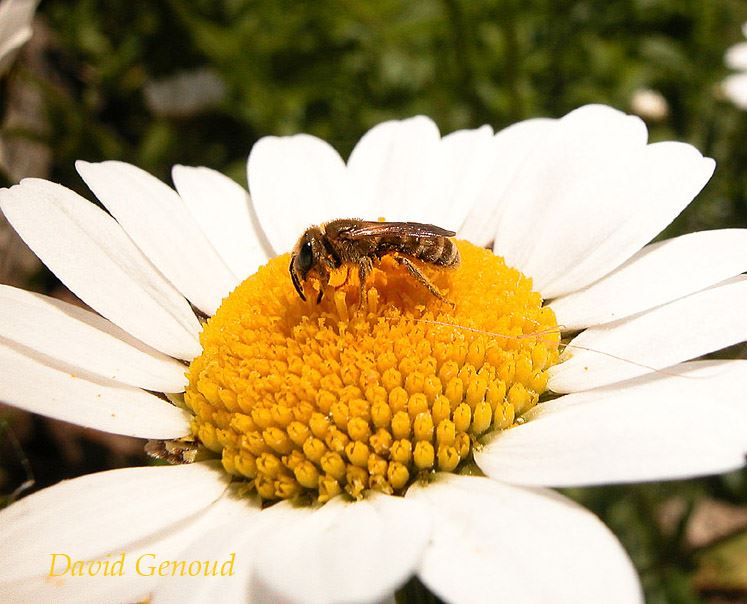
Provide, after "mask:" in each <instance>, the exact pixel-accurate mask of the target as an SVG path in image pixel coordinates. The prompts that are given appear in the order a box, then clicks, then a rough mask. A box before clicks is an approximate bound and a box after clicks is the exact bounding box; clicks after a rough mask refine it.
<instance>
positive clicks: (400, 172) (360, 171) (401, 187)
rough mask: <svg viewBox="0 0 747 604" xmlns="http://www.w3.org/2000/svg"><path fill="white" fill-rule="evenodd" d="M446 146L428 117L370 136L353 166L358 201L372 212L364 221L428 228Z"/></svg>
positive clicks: (378, 129)
mask: <svg viewBox="0 0 747 604" xmlns="http://www.w3.org/2000/svg"><path fill="white" fill-rule="evenodd" d="M440 140H441V138H440V135H439V132H438V127H437V126H436V124H434V123H433V121H432V120H430V119H429V118H427V117H424V116H417V117H413V118H410V119H407V120H402V121H389V122H383V123H381V124H378V125H376V126H374V127H373V128H371V130H369V131H368V132H366V134H364V135H363V137H362V138H361V140H360V141H358V144H357V145H356V146H355V148H354V149H353V152H352V153H351V154H350V159H349V160H348V174H349V175H350V183H351V188H352V196H353V198H354V199H355V202H356V203H361V205H362V207H364V208H369V215H368V216H362V218H367V217H368V218H371V219H374V220H375V219H377V218H384V219H385V220H414V221H416V222H427V217H428V216H429V212H430V211H429V208H430V205H431V203H432V201H433V200H432V199H431V198H430V194H429V188H428V185H429V183H430V181H431V178H432V177H433V168H434V167H435V166H436V158H437V155H438V149H439V145H440ZM435 215H438V213H435Z"/></svg>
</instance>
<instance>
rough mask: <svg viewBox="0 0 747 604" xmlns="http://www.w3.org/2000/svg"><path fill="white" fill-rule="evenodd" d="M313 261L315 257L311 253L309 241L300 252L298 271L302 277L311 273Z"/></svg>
mask: <svg viewBox="0 0 747 604" xmlns="http://www.w3.org/2000/svg"><path fill="white" fill-rule="evenodd" d="M313 261H314V256H313V254H312V253H311V244H310V243H309V242H308V241H307V242H306V243H304V244H303V245H302V246H301V250H300V251H299V252H298V270H299V271H300V273H301V274H302V275H305V274H306V273H307V272H308V271H309V269H310V268H311V265H312V264H313Z"/></svg>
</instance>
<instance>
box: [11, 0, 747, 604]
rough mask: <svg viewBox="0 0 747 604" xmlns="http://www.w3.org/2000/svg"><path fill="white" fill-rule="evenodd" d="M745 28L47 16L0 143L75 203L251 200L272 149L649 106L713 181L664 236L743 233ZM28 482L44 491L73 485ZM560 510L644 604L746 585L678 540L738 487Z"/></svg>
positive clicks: (167, 9)
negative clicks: (587, 512)
mask: <svg viewBox="0 0 747 604" xmlns="http://www.w3.org/2000/svg"><path fill="white" fill-rule="evenodd" d="M744 21H747V3H745V2H744V1H742V0H625V1H604V0H528V1H523V2H522V1H519V0H410V1H405V0H379V1H377V2H364V1H360V0H339V1H334V2H333V1H323V0H322V1H318V2H303V1H300V0H298V1H293V0H221V1H214V0H193V1H190V2H179V1H178V0H159V1H156V0H154V1H141V2H126V1H123V0H75V1H71V0H47V1H46V2H43V3H42V5H41V7H40V9H39V13H38V24H39V25H41V26H42V27H44V28H45V29H46V30H47V31H48V32H49V34H50V35H49V36H48V40H47V42H46V43H45V46H44V48H43V49H42V58H43V63H44V68H43V69H40V68H39V67H38V64H35V63H33V62H31V61H29V60H27V58H26V57H21V59H20V60H19V61H18V62H17V64H16V66H15V68H14V71H13V72H12V73H11V74H10V76H9V80H8V81H6V82H5V87H6V88H7V87H8V86H10V85H11V84H12V83H16V84H17V83H19V82H22V83H23V84H24V85H28V86H31V87H33V88H34V89H35V90H38V91H39V92H40V94H41V97H42V100H43V102H42V112H43V117H44V118H45V119H46V123H47V125H46V127H45V128H44V129H43V131H42V132H38V131H37V132H34V133H33V134H32V133H30V132H27V131H24V130H23V129H8V130H6V131H5V132H4V133H3V136H5V137H7V138H11V139H12V138H16V139H19V138H21V139H22V138H24V137H30V136H33V138H34V140H36V141H37V142H40V143H42V144H43V145H45V146H46V147H48V148H49V149H51V152H52V163H51V166H50V174H49V177H50V178H51V179H52V180H56V181H58V182H62V183H64V184H65V185H67V186H70V187H72V188H75V189H77V190H79V191H80V192H81V193H82V194H84V195H88V194H87V192H86V190H85V188H84V187H83V185H82V182H81V181H80V179H79V177H78V176H77V174H76V173H75V171H74V167H73V163H74V161H75V160H76V159H78V158H82V159H87V160H103V159H122V160H125V161H129V162H132V163H135V164H137V165H139V166H141V167H143V168H145V169H147V170H149V171H150V172H152V173H154V174H156V175H158V176H159V177H161V178H164V179H167V180H168V179H169V172H170V168H171V166H172V165H173V164H176V163H182V164H189V165H207V166H210V167H213V168H216V169H219V170H222V171H224V172H226V173H228V174H230V175H231V176H233V177H234V178H235V179H236V180H238V181H239V182H242V183H243V184H245V183H246V177H245V174H244V171H245V162H246V157H247V155H248V152H249V149H250V148H251V146H252V144H253V143H254V142H255V141H256V140H257V139H258V138H259V137H261V136H264V135H267V134H289V133H295V132H309V133H312V134H315V135H317V136H320V137H322V138H324V139H326V140H328V141H330V142H331V143H332V144H333V145H334V146H335V147H336V148H338V149H339V150H340V151H341V152H343V154H346V153H348V152H349V151H350V150H351V149H352V146H353V145H354V143H355V142H356V141H357V139H358V138H359V137H360V135H361V134H362V133H363V132H365V131H366V130H367V129H368V128H369V127H371V126H372V125H374V124H376V123H377V122H380V121H382V120H385V119H391V118H401V117H406V116H410V115H413V114H417V113H424V114H427V115H430V116H431V117H433V118H434V119H435V121H436V122H437V123H438V124H439V126H440V127H441V130H442V132H450V131H452V130H455V129H459V128H471V127H477V126H479V125H481V124H483V123H489V124H491V125H492V126H494V127H495V128H496V129H499V128H501V127H503V126H506V125H508V124H510V123H512V122H515V121H517V120H521V119H525V118H528V117H536V116H551V117H555V116H561V115H563V114H564V113H566V112H568V111H569V110H571V109H573V108H575V107H577V106H579V105H581V104H585V103H590V102H599V103H608V104H611V105H613V106H616V107H618V108H620V109H624V110H628V111H629V110H630V103H631V97H632V94H633V92H634V91H635V90H636V89H638V88H642V87H646V88H653V89H656V90H658V91H660V92H661V93H662V94H663V95H664V97H665V98H666V99H667V101H668V103H669V109H670V111H669V115H668V117H666V118H665V119H663V120H661V121H658V122H655V123H650V124H649V128H650V132H651V138H652V139H653V140H669V139H675V140H682V141H687V142H690V143H692V144H694V145H696V146H697V147H698V148H699V149H700V150H701V151H702V152H703V153H704V154H705V155H709V156H711V157H714V158H715V159H716V160H717V162H718V168H717V171H716V175H715V176H714V178H713V179H712V181H711V183H710V184H709V185H708V186H707V188H706V189H705V191H704V192H703V193H702V194H701V195H700V196H699V198H698V201H697V202H696V203H695V204H693V206H692V207H691V208H689V209H688V210H686V211H685V213H684V214H683V215H682V216H681V217H680V218H679V219H678V220H677V221H676V222H675V224H674V225H673V226H672V227H670V230H669V232H668V234H678V233H682V232H686V231H691V230H696V229H703V228H720V227H725V226H747V176H746V175H745V170H744V168H745V167H746V166H747V146H745V145H744V144H743V141H744V140H745V135H747V114H745V113H744V112H741V111H740V110H738V109H736V108H735V107H733V106H732V105H730V104H729V103H728V102H727V101H725V100H724V99H723V98H722V94H721V93H720V90H719V86H718V85H719V82H720V81H721V79H723V77H725V76H726V75H727V74H728V70H727V69H726V67H725V66H724V63H723V56H724V52H725V50H726V48H727V47H728V46H729V45H731V44H734V43H736V42H738V41H740V40H741V39H742V34H741V31H740V26H741V24H742V23H743V22H744ZM199 67H210V68H212V69H214V70H215V71H216V72H217V73H218V74H219V75H220V77H221V78H222V79H223V81H224V82H225V84H226V95H225V98H224V99H223V100H222V101H221V102H220V104H219V105H217V106H215V107H212V108H210V109H209V110H206V111H202V112H199V113H197V114H194V115H189V116H181V117H164V116H161V115H156V114H154V113H152V112H151V111H150V110H149V109H148V106H147V104H146V103H145V100H144V95H143V88H144V86H145V85H146V83H147V82H148V81H150V80H151V79H157V78H161V77H165V76H169V75H172V74H174V73H176V72H179V71H182V70H188V69H193V68H199ZM0 178H1V179H4V180H5V184H9V180H10V179H9V177H8V176H7V175H5V176H2V175H0ZM89 197H90V196H89ZM46 279H47V281H45V279H42V280H41V283H42V284H43V283H45V282H47V283H48V278H46ZM37 285H38V283H37ZM42 288H43V285H42ZM731 352H732V353H733V352H735V351H731ZM736 352H737V353H740V351H736ZM642 421H645V419H644V418H642ZM8 429H10V428H8V427H7V426H6V430H8ZM0 438H2V431H0ZM43 446H44V444H43V443H42V444H38V443H37V444H32V445H26V447H25V454H26V455H28V458H29V459H30V461H31V463H32V465H34V462H37V463H38V465H42V464H41V462H39V459H42V460H43V459H45V458H44V456H39V455H41V454H39V455H36V453H35V451H36V447H43ZM46 446H48V447H53V445H50V444H49V443H47V445H46ZM6 457H7V455H6ZM52 457H54V456H52ZM3 461H4V462H5V463H6V464H9V465H12V463H11V462H8V461H7V459H5V460H3ZM35 469H36V470H37V473H38V474H40V475H41V476H42V477H43V479H42V481H41V482H42V484H43V483H45V482H46V483H51V482H54V481H55V480H59V479H60V478H62V477H64V476H66V475H67V474H66V473H67V472H70V473H75V472H80V471H81V468H80V467H76V468H62V469H61V470H60V472H61V474H54V473H49V471H45V470H40V469H39V468H38V467H37V468H35ZM84 469H85V470H90V469H92V468H90V467H85V468H84ZM45 472H46V473H45ZM5 486H8V485H5ZM15 486H17V484H11V485H10V488H11V490H12V488H14V487H15ZM569 494H570V495H572V496H573V497H575V498H576V499H577V500H579V501H581V502H582V503H583V504H584V505H587V506H588V507H590V508H591V509H592V510H594V511H595V512H596V513H598V514H599V515H600V516H601V517H602V518H603V519H604V520H605V522H607V524H608V525H609V526H610V527H611V528H612V529H613V530H614V531H615V532H616V533H617V534H618V535H619V537H620V538H621V540H622V541H623V543H624V544H625V546H626V548H627V550H628V551H629V553H630V554H631V556H632V558H633V559H634V561H635V563H636V565H637V567H638V569H639V572H640V573H641V576H642V577H643V581H644V585H645V588H646V592H647V598H648V600H649V601H651V602H699V601H703V600H705V599H711V598H712V597H714V596H718V597H719V598H726V600H719V601H745V600H744V598H747V580H745V581H744V582H742V583H741V584H740V583H739V582H737V583H736V584H728V583H725V582H724V581H721V582H719V581H715V582H711V583H709V584H704V583H703V582H702V581H700V582H699V581H697V580H696V581H695V582H694V581H693V577H697V576H699V575H698V573H699V572H701V571H702V564H703V563H702V561H703V559H704V558H703V557H704V556H705V557H706V559H707V556H708V555H709V551H708V550H693V549H692V548H690V547H689V546H688V544H687V543H686V540H685V538H684V533H685V527H686V525H687V523H688V521H689V516H688V510H691V509H693V507H694V506H696V504H697V503H698V502H699V501H701V500H702V498H704V497H711V498H714V497H715V498H717V499H719V500H721V501H724V502H729V503H732V504H736V505H739V506H742V507H744V506H745V505H746V502H747V478H746V477H745V473H744V472H741V473H735V474H732V475H729V476H726V477H714V478H710V479H701V480H697V481H685V482H678V483H669V484H651V485H638V486H625V487H614V488H599V489H577V490H573V491H571V492H569ZM673 499H676V500H678V501H682V502H684V509H685V512H684V516H681V518H680V522H679V524H678V525H676V526H675V527H674V528H673V529H671V528H670V529H669V530H665V529H664V528H663V527H662V523H661V522H660V520H659V516H658V511H659V510H660V508H661V505H662V503H663V502H666V501H671V500H673ZM517 521H519V522H531V519H530V518H524V519H517ZM737 537H738V536H737ZM737 537H734V538H737ZM731 549H732V550H733V549H734V548H731ZM745 549H747V546H746V545H744V540H743V541H742V547H741V549H740V548H736V551H737V552H738V553H737V563H738V564H742V563H743V564H745V565H747V553H746V552H745ZM739 552H741V554H740V553H739ZM739 555H741V556H742V558H741V559H739ZM732 559H733V556H732ZM559 563H568V561H559ZM602 571H603V569H600V572H602ZM537 572H538V573H541V569H537ZM410 592H412V593H410ZM410 592H408V597H415V596H413V594H414V593H415V592H417V593H420V595H422V593H421V592H419V591H417V590H415V591H412V590H410ZM416 595H417V594H416ZM740 598H742V599H741V600H740Z"/></svg>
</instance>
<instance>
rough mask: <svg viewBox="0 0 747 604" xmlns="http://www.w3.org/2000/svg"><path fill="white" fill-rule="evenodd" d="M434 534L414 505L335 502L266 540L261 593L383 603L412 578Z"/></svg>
mask: <svg viewBox="0 0 747 604" xmlns="http://www.w3.org/2000/svg"><path fill="white" fill-rule="evenodd" d="M430 530H431V518H430V514H428V510H427V507H425V506H423V505H420V504H418V503H416V502H412V501H406V500H405V499H402V498H401V497H389V496H386V495H381V494H376V493H373V494H371V495H370V496H369V497H367V498H366V499H365V500H363V501H357V502H352V503H351V502H347V501H345V500H344V499H343V498H341V497H340V498H336V499H333V500H331V501H329V502H328V503H326V504H325V505H324V506H322V507H321V508H320V509H318V510H316V511H315V512H313V513H312V514H309V515H307V516H306V517H302V518H300V519H299V520H298V521H296V522H291V523H288V524H287V525H284V526H277V527H274V528H273V531H272V533H267V534H266V535H265V536H264V538H263V539H262V540H261V541H260V542H261V543H263V544H264V547H263V549H262V551H261V552H260V553H259V554H258V556H259V558H258V560H257V568H256V572H257V580H258V582H259V584H260V585H259V587H260V588H263V589H264V591H265V593H268V594H275V595H276V596H277V595H279V596H281V597H283V598H284V599H285V601H291V602H377V601H379V600H382V599H384V598H386V597H387V596H389V595H390V594H391V593H393V592H394V590H395V589H396V588H397V587H398V586H399V585H401V584H402V583H403V582H405V581H406V580H407V578H408V577H410V576H412V575H413V574H414V570H415V568H416V566H417V564H418V562H419V561H420V558H421V556H422V555H423V551H424V550H425V548H426V545H427V542H428V538H429V537H430ZM288 569H291V570H290V571H289V570H288Z"/></svg>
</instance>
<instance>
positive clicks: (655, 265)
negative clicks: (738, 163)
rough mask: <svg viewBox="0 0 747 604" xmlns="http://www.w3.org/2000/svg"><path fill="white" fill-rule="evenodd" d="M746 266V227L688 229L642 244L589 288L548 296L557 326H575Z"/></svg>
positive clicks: (679, 293) (626, 312)
mask: <svg viewBox="0 0 747 604" xmlns="http://www.w3.org/2000/svg"><path fill="white" fill-rule="evenodd" d="M745 270H747V229H723V230H717V231H701V232H699V233H690V234H688V235H683V236H681V237H675V238H674V239H667V240H666V241H661V242H659V243H653V244H651V245H648V246H646V247H645V248H643V249H642V250H641V251H640V252H638V253H637V254H635V255H634V256H633V257H632V258H631V259H630V260H628V261H627V262H626V263H625V264H623V265H622V266H621V267H620V268H618V269H617V270H616V271H614V272H613V273H611V274H609V275H608V276H606V277H604V278H603V279H600V280H599V281H597V282H596V283H594V284H593V285H590V286H589V287H587V288H585V289H583V290H580V291H577V292H574V293H572V294H570V295H568V296H564V297H562V298H559V299H556V300H553V302H552V303H551V304H550V306H551V307H552V309H553V310H554V311H555V317H556V318H557V320H558V324H559V325H562V326H563V329H568V330H578V329H581V328H583V327H587V326H589V325H601V324H603V323H608V322H610V321H615V320H618V319H622V318H625V317H628V316H630V315H632V314H635V313H638V312H641V311H644V310H648V309H650V308H653V307H655V306H659V305H660V304H665V303H667V302H671V301H672V300H676V299H677V298H681V297H683V296H687V295H689V294H691V293H693V292H696V291H699V290H701V289H705V288H706V287H710V286H712V285H715V284H716V283H720V282H721V281H724V280H725V279H728V278H729V277H733V276H734V275H738V274H739V273H742V272H744V271H745Z"/></svg>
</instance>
